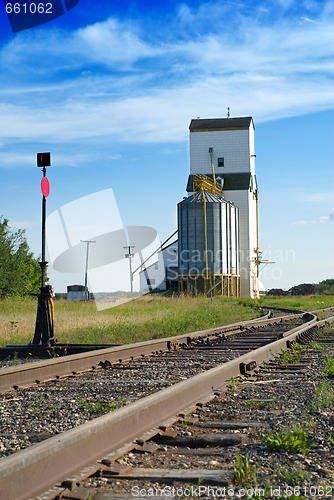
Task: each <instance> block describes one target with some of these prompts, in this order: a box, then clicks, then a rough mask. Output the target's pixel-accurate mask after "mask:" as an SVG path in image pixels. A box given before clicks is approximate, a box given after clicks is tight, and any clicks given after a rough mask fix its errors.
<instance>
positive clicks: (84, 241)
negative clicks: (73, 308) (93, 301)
mask: <svg viewBox="0 0 334 500" xmlns="http://www.w3.org/2000/svg"><path fill="white" fill-rule="evenodd" d="M80 241H81V243H86V268H85V300H88V298H89V297H88V286H87V282H88V280H87V273H88V254H89V244H90V243H96V241H95V240H80Z"/></svg>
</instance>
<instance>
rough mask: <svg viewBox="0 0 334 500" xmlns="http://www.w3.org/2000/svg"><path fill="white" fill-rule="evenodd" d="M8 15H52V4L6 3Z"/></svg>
mask: <svg viewBox="0 0 334 500" xmlns="http://www.w3.org/2000/svg"><path fill="white" fill-rule="evenodd" d="M6 12H7V14H52V3H30V4H27V3H22V4H20V3H18V2H16V3H6Z"/></svg>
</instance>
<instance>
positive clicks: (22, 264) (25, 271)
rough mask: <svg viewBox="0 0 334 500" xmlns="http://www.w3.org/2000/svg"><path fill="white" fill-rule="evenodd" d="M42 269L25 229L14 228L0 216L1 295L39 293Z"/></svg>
mask: <svg viewBox="0 0 334 500" xmlns="http://www.w3.org/2000/svg"><path fill="white" fill-rule="evenodd" d="M40 282H41V270H40V267H39V264H38V262H37V260H36V259H35V258H34V255H33V253H32V252H31V251H30V249H29V246H28V243H27V239H26V236H25V231H24V230H22V229H18V230H16V231H14V230H12V229H11V228H10V226H9V223H8V220H7V219H5V218H4V217H0V297H6V296H8V295H17V296H23V295H29V294H31V293H38V292H39V287H40V284H41V283H40Z"/></svg>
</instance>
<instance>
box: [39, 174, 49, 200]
mask: <svg viewBox="0 0 334 500" xmlns="http://www.w3.org/2000/svg"><path fill="white" fill-rule="evenodd" d="M41 188H42V193H43V196H45V198H47V197H48V196H49V194H50V184H49V181H48V179H47V177H43V178H42V182H41Z"/></svg>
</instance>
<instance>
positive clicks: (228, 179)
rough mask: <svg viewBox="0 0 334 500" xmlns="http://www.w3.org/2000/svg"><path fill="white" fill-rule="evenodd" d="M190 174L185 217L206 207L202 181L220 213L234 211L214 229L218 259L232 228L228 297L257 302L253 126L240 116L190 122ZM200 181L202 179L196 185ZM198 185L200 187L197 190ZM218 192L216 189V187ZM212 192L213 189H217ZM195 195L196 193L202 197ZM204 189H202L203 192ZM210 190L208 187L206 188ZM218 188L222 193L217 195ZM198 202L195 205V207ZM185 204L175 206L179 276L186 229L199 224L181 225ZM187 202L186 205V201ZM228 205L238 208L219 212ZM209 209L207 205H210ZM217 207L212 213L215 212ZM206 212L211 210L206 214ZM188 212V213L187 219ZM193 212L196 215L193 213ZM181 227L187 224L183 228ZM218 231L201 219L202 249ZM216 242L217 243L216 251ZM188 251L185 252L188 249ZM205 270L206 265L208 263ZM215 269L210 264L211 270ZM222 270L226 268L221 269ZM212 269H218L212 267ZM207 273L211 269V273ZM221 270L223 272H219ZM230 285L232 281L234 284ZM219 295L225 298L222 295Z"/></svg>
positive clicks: (250, 120) (257, 260)
mask: <svg viewBox="0 0 334 500" xmlns="http://www.w3.org/2000/svg"><path fill="white" fill-rule="evenodd" d="M189 130H190V175H189V178H188V184H187V192H188V194H189V197H192V199H191V200H190V202H191V201H193V202H194V205H195V206H194V209H193V210H192V211H191V210H189V208H188V209H187V214H188V215H187V217H188V218H189V217H192V215H191V214H192V213H193V214H194V216H195V217H200V216H202V215H201V213H202V212H201V211H200V210H199V201H200V199H201V200H202V203H203V206H204V213H206V208H207V207H208V205H207V201H208V198H209V197H208V191H207V190H206V186H207V185H208V184H207V183H206V180H203V179H208V178H209V181H210V180H211V181H212V182H213V183H214V186H215V187H214V190H213V191H211V193H214V195H215V202H218V198H219V199H220V203H222V204H224V206H223V205H222V208H219V210H218V209H217V210H218V211H219V213H225V212H226V213H227V212H230V213H232V212H233V213H235V214H237V220H236V221H234V220H232V222H231V221H230V222H228V224H227V225H226V223H225V221H224V228H223V226H222V224H223V222H221V220H222V216H221V215H220V219H219V221H218V225H221V227H222V228H223V229H222V230H220V231H219V234H218V233H217V234H218V236H217V237H218V244H219V245H220V250H221V253H220V255H222V256H223V258H224V252H225V253H226V251H227V246H228V244H227V243H226V241H224V235H226V227H232V226H233V227H232V229H233V228H236V229H235V230H236V231H237V233H238V234H237V236H233V234H234V233H233V231H232V233H231V234H232V236H233V237H234V238H235V239H236V244H235V245H234V246H233V247H231V246H230V247H229V252H231V248H232V254H233V253H234V252H235V253H236V255H232V257H231V262H236V263H237V264H234V267H231V269H227V271H228V273H229V274H228V275H229V276H231V277H232V278H231V280H232V281H233V277H234V276H235V275H238V280H239V281H238V288H237V291H236V292H235V291H234V293H232V294H231V295H240V296H241V297H252V298H256V297H258V296H259V278H258V263H259V254H260V252H259V248H258V212H257V208H258V207H257V203H258V191H257V183H256V176H255V153H254V124H253V119H252V117H241V118H214V119H194V120H192V121H191V123H190V126H189ZM199 179H202V180H200V181H199ZM196 185H197V186H200V187H199V188H198V189H197V188H196V187H195V186H196ZM218 188H219V189H218ZM215 189H216V191H215ZM196 190H197V191H200V192H201V193H202V195H200V194H199V193H198V192H197V193H196ZM201 190H202V191H201ZM209 190H210V189H209ZM219 190H220V191H219ZM196 201H197V204H196ZM185 203H186V200H183V202H181V203H179V204H178V210H179V221H178V230H179V236H178V241H179V249H178V253H179V273H180V269H182V266H184V264H183V263H182V257H181V256H182V252H183V253H184V251H185V250H187V249H188V247H187V245H188V243H189V238H188V236H187V234H188V233H189V228H191V227H195V230H196V227H199V226H198V223H197V222H195V223H194V222H193V221H189V220H188V219H187V221H186V222H185V216H184V215H182V214H183V212H184V206H183V205H182V204H185ZM188 203H189V201H188ZM227 205H229V206H230V207H236V208H237V210H233V211H232V210H229V211H226V210H223V208H224V207H225V206H226V207H227ZM209 208H210V207H209ZM217 210H216V209H215V210H214V211H213V213H214V212H215V211H217ZM208 213H209V212H208ZM189 214H190V215H189ZM196 214H197V215H196ZM184 224H185V225H184ZM216 227H217V222H215V223H214V224H213V225H212V224H211V223H210V220H208V221H205V228H206V241H205V245H206V250H208V248H209V247H208V245H210V231H213V230H215V231H216V229H213V228H216ZM216 247H217V242H215V248H216ZM188 250H189V249H188ZM206 265H207V272H208V268H209V267H210V264H209V263H208V262H207V264H206ZM213 267H215V266H213V265H212V268H213ZM225 267H226V266H225ZM215 268H216V267H215ZM209 272H210V271H209ZM221 272H222V271H221ZM232 281H231V282H232ZM220 293H221V294H222V295H225V293H223V292H222V291H221V292H220Z"/></svg>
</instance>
